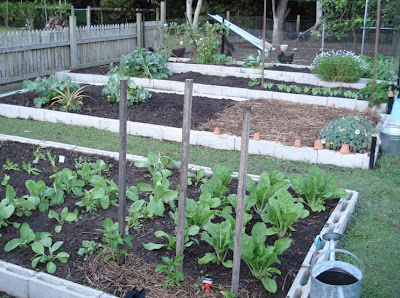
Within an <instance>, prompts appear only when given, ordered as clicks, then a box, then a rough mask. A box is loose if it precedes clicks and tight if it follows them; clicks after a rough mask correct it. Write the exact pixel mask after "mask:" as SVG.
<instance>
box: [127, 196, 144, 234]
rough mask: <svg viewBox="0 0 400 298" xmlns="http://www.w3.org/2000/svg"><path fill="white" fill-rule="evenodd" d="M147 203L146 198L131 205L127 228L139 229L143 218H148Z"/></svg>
mask: <svg viewBox="0 0 400 298" xmlns="http://www.w3.org/2000/svg"><path fill="white" fill-rule="evenodd" d="M146 204H147V202H146V201H145V200H138V201H136V202H133V203H132V205H131V207H129V209H128V213H129V215H128V216H126V217H125V221H126V228H127V230H129V229H130V228H132V227H133V228H135V229H138V228H139V227H140V226H141V219H142V218H146V213H147V210H146Z"/></svg>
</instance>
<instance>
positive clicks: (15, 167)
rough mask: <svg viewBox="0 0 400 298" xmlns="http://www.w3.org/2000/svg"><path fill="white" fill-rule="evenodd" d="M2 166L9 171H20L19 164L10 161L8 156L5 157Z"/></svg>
mask: <svg viewBox="0 0 400 298" xmlns="http://www.w3.org/2000/svg"><path fill="white" fill-rule="evenodd" d="M3 168H4V169H6V170H10V171H16V172H19V171H20V169H19V165H18V164H17V163H13V162H12V161H10V159H9V158H6V164H5V165H3Z"/></svg>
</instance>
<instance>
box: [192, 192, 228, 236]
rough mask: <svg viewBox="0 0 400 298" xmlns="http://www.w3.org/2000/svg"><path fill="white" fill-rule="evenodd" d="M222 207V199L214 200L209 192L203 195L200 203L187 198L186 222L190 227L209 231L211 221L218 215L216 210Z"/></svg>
mask: <svg viewBox="0 0 400 298" xmlns="http://www.w3.org/2000/svg"><path fill="white" fill-rule="evenodd" d="M220 205H221V199H220V198H213V197H212V196H211V193H209V192H205V193H202V194H201V195H200V198H199V200H198V201H195V200H192V199H189V198H187V199H186V220H187V222H188V224H189V226H199V227H201V228H202V229H204V230H207V229H208V226H209V225H210V223H211V220H212V219H214V218H215V215H216V214H217V213H218V210H216V209H215V208H218V207H219V206H220ZM212 208H214V209H212Z"/></svg>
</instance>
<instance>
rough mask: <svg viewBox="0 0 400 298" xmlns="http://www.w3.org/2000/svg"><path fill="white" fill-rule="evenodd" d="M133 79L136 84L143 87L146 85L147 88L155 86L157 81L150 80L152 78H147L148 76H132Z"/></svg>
mask: <svg viewBox="0 0 400 298" xmlns="http://www.w3.org/2000/svg"><path fill="white" fill-rule="evenodd" d="M131 79H132V81H133V82H134V83H135V84H136V85H138V86H142V87H145V88H153V87H154V81H156V80H150V79H147V78H134V77H132V78H131Z"/></svg>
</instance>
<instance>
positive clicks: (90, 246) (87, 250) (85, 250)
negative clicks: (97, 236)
mask: <svg viewBox="0 0 400 298" xmlns="http://www.w3.org/2000/svg"><path fill="white" fill-rule="evenodd" d="M102 247H103V245H102V244H101V243H97V242H95V241H93V240H82V247H81V248H79V250H78V255H80V256H85V260H86V258H87V257H88V256H91V255H93V254H94V253H95V252H96V251H98V250H99V249H100V248H102Z"/></svg>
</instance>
